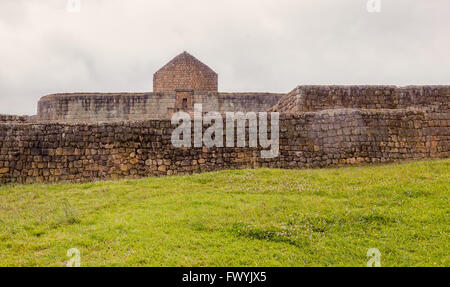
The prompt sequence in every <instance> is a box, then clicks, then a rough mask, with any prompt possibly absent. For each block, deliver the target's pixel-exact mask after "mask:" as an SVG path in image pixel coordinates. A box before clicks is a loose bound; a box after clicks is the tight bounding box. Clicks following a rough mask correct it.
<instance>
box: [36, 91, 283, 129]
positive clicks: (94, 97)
mask: <svg viewBox="0 0 450 287" xmlns="http://www.w3.org/2000/svg"><path fill="white" fill-rule="evenodd" d="M282 96H283V94H270V93H216V92H194V94H193V99H192V101H189V106H190V107H192V106H193V104H196V103H201V104H203V110H204V111H218V112H226V111H242V112H248V111H255V112H259V111H267V110H268V109H270V108H271V107H272V106H274V105H275V104H276V103H277V102H278V101H279V100H280V98H281V97H282ZM176 101H177V100H176V93H175V92H174V93H106V94H102V93H77V94H55V95H49V96H45V97H42V98H41V99H40V101H39V103H38V114H37V119H38V120H40V121H67V122H100V121H123V120H135V121H136V120H148V119H166V118H169V117H170V116H171V115H172V113H173V112H175V111H176V106H177V105H176V104H177V103H176Z"/></svg>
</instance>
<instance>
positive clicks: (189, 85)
mask: <svg viewBox="0 0 450 287" xmlns="http://www.w3.org/2000/svg"><path fill="white" fill-rule="evenodd" d="M217 77H218V76H217V74H216V72H214V71H213V70H212V69H211V68H209V67H208V66H207V65H205V64H203V63H202V62H200V61H199V60H197V59H196V58H195V57H194V56H192V55H190V54H189V53H187V52H183V53H181V54H180V55H178V56H176V57H175V58H174V59H173V60H171V61H170V62H169V63H167V64H166V65H165V66H164V67H162V68H161V69H160V70H158V71H157V72H156V73H155V74H154V75H153V91H154V92H156V93H172V92H175V91H177V90H193V91H196V92H198V91H201V92H217V91H218V80H217Z"/></svg>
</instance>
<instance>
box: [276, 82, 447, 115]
mask: <svg viewBox="0 0 450 287" xmlns="http://www.w3.org/2000/svg"><path fill="white" fill-rule="evenodd" d="M449 105H450V86H408V87H396V86H298V87H297V88H295V89H294V90H293V91H292V92H290V93H289V94H288V95H287V96H286V97H283V98H282V99H281V100H280V102H279V103H278V105H277V106H276V107H274V109H273V110H276V111H279V112H309V111H321V110H326V109H339V108H359V109H402V108H408V107H429V106H437V107H438V108H440V109H447V110H448V109H449Z"/></svg>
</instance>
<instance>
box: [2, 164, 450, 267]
mask: <svg viewBox="0 0 450 287" xmlns="http://www.w3.org/2000/svg"><path fill="white" fill-rule="evenodd" d="M449 165H450V160H448V159H447V160H441V161H425V162H415V163H404V164H391V165H385V166H376V167H349V168H339V169H322V170H269V169H260V170H241V171H223V172H213V173H206V174H199V175H193V176H182V177H166V178H148V179H142V180H124V181H119V182H99V183H90V184H62V185H19V186H2V187H0V266H5V265H6V266H11V265H12V266H19V265H20V266H35V265H39V266H49V265H50V266H63V265H64V261H65V260H67V257H66V252H67V250H68V249H69V248H73V247H75V248H78V249H79V250H80V251H81V253H82V258H81V261H82V265H83V266H98V265H102V266H103V265H106V266H116V265H121V266H122V265H126V266H142V265H145V266H343V265H345V266H348V265H351V266H365V264H366V262H367V258H366V252H367V249H368V248H371V247H374V248H378V249H379V250H380V251H381V253H382V257H381V264H382V266H417V265H419V266H424V265H426V266H450V259H449V253H448V250H449V247H450V246H449V236H448V235H449V226H450V224H449V223H450V218H449V210H450V209H449V206H450V205H449V195H450V193H449V180H450V178H449V177H450V169H449Z"/></svg>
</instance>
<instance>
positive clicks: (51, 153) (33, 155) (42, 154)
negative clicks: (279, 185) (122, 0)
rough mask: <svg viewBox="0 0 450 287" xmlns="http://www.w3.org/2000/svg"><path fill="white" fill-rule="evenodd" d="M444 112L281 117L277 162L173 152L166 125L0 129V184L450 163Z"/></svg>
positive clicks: (240, 154)
mask: <svg viewBox="0 0 450 287" xmlns="http://www.w3.org/2000/svg"><path fill="white" fill-rule="evenodd" d="M449 124H450V119H449V113H448V112H447V111H443V110H441V109H435V108H427V109H398V110H351V109H350V110H348V109H344V110H328V111H322V112H300V113H297V114H281V115H280V155H279V156H278V157H276V158H272V159H262V158H261V157H260V148H249V147H247V148H206V147H203V148H175V147H173V145H172V144H171V140H170V139H171V133H172V130H173V128H174V127H173V126H171V124H170V121H169V120H148V121H140V122H109V123H90V124H89V123H79V124H64V123H46V124H31V123H1V124H0V182H1V183H3V184H4V183H30V182H56V181H66V180H70V181H92V180H98V179H118V178H139V177H146V176H160V175H173V174H189V173H194V172H202V171H212V170H222V169H241V168H257V167H273V168H305V167H324V166H333V165H341V164H357V163H379V162H388V161H397V160H406V159H422V158H447V157H448V156H449V139H450V138H449V136H450V132H449V131H450V129H449Z"/></svg>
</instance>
